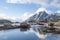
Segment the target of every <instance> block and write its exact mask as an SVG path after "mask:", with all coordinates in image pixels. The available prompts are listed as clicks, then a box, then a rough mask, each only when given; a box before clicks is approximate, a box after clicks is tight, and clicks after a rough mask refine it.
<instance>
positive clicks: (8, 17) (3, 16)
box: [0, 13, 18, 21]
mask: <svg viewBox="0 0 60 40" xmlns="http://www.w3.org/2000/svg"><path fill="white" fill-rule="evenodd" d="M17 18H18V17H14V16H9V15H7V14H6V13H0V19H8V20H11V21H16V19H17Z"/></svg>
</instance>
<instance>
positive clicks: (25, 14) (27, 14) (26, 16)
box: [21, 12, 33, 21]
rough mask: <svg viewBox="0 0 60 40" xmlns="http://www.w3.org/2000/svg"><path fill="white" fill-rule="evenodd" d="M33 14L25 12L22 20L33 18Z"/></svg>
mask: <svg viewBox="0 0 60 40" xmlns="http://www.w3.org/2000/svg"><path fill="white" fill-rule="evenodd" d="M32 15H33V14H31V13H29V12H25V13H24V14H23V15H22V16H21V19H22V20H23V21H24V20H26V19H28V18H29V17H30V16H32Z"/></svg>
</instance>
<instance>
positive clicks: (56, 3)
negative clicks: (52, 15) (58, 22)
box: [0, 0, 60, 18]
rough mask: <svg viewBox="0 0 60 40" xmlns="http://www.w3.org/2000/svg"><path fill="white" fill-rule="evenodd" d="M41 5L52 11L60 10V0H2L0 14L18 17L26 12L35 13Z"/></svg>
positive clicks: (0, 1) (0, 0)
mask: <svg viewBox="0 0 60 40" xmlns="http://www.w3.org/2000/svg"><path fill="white" fill-rule="evenodd" d="M41 7H43V8H45V9H46V10H49V11H52V12H56V11H60V0H0V15H1V17H6V16H7V17H8V18H9V17H10V18H11V17H13V18H16V17H21V16H24V14H25V13H26V14H28V13H30V14H33V13H35V12H36V11H37V10H38V9H39V8H41ZM26 16H27V17H28V15H26ZM7 17H6V18H7ZM24 17H25V16H24Z"/></svg>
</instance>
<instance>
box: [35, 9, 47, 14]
mask: <svg viewBox="0 0 60 40" xmlns="http://www.w3.org/2000/svg"><path fill="white" fill-rule="evenodd" d="M43 11H47V10H46V9H45V8H39V9H38V10H37V11H36V13H39V12H43Z"/></svg>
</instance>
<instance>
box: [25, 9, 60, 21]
mask: <svg viewBox="0 0 60 40" xmlns="http://www.w3.org/2000/svg"><path fill="white" fill-rule="evenodd" d="M59 18H60V13H51V12H49V11H47V10H46V9H43V8H40V9H38V10H37V11H36V13H35V14H34V15H33V16H31V17H30V18H28V19H27V20H26V21H35V22H36V21H45V20H47V21H51V20H53V21H55V20H57V19H59Z"/></svg>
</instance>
